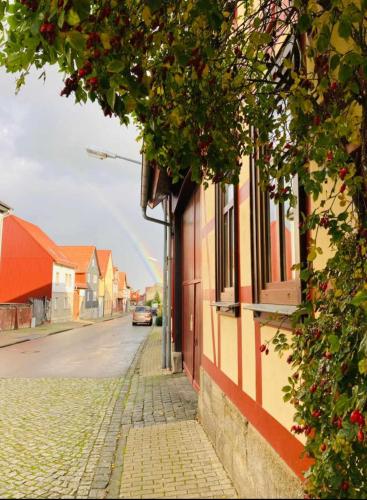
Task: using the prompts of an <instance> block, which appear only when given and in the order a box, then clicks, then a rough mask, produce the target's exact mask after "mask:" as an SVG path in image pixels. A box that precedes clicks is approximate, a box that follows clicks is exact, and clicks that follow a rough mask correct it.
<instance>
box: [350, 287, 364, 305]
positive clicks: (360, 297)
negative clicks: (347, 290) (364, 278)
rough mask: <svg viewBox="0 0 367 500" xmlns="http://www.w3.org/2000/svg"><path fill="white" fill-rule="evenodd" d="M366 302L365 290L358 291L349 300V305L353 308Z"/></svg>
mask: <svg viewBox="0 0 367 500" xmlns="http://www.w3.org/2000/svg"><path fill="white" fill-rule="evenodd" d="M366 301H367V290H360V291H359V292H357V293H356V294H355V296H354V297H353V299H352V300H351V303H352V304H353V305H354V306H360V305H361V304H363V302H366Z"/></svg>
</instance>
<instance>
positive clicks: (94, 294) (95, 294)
mask: <svg viewBox="0 0 367 500" xmlns="http://www.w3.org/2000/svg"><path fill="white" fill-rule="evenodd" d="M93 300H94V301H96V300H97V292H93Z"/></svg>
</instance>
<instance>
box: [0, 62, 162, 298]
mask: <svg viewBox="0 0 367 500" xmlns="http://www.w3.org/2000/svg"><path fill="white" fill-rule="evenodd" d="M40 73H41V72H40V71H36V70H34V71H32V73H31V74H30V76H29V77H28V79H27V82H26V85H25V86H23V87H22V89H21V90H20V92H19V93H18V94H17V95H16V94H15V75H12V74H7V73H5V71H4V70H3V69H0V200H1V201H3V202H4V203H6V204H7V205H10V206H11V207H12V208H13V209H14V214H15V215H17V216H19V217H21V218H23V219H26V220H27V221H29V222H32V223H34V224H36V225H38V226H40V228H41V229H42V230H43V231H45V233H47V235H48V236H49V237H50V238H51V239H53V240H54V241H55V242H56V243H57V244H59V245H95V246H96V247H97V248H99V249H111V250H112V255H113V261H114V265H117V266H118V268H119V269H120V270H121V271H125V272H126V273H127V278H128V283H129V284H130V285H131V286H132V287H133V288H134V289H140V290H141V291H143V289H144V288H145V286H149V285H152V284H154V283H156V282H157V281H161V279H162V278H161V274H162V258H163V229H162V228H163V226H161V225H158V224H154V223H152V222H148V221H146V220H144V219H143V217H142V212H141V208H140V173H141V172H140V166H139V165H136V164H134V163H129V162H127V161H124V160H119V159H115V160H112V159H111V160H98V159H95V158H91V157H90V156H88V155H87V153H86V151H85V149H86V148H87V147H94V148H95V149H98V150H105V151H110V152H113V153H117V154H119V155H122V156H126V157H128V158H132V159H135V160H138V161H139V160H140V146H141V144H140V143H138V142H137V141H136V137H137V135H138V131H137V129H136V128H135V127H134V126H133V125H130V126H128V127H125V126H122V125H120V123H119V121H118V120H117V119H116V118H108V117H107V118H106V117H105V116H104V115H103V113H102V111H101V110H100V108H99V106H98V104H95V103H89V104H83V105H79V104H75V102H74V99H73V97H72V96H70V97H69V98H65V97H60V91H61V89H62V88H63V83H62V79H63V75H62V74H61V73H58V72H57V70H56V69H55V68H49V69H48V70H47V78H46V82H45V83H44V82H43V80H42V79H39V78H38V77H39V75H40ZM149 215H153V216H154V217H157V218H162V215H163V213H162V209H161V207H160V206H159V207H157V208H156V209H155V210H154V212H152V213H149ZM152 259H156V260H157V261H155V260H152Z"/></svg>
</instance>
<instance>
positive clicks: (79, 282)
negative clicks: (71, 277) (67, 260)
mask: <svg viewBox="0 0 367 500" xmlns="http://www.w3.org/2000/svg"><path fill="white" fill-rule="evenodd" d="M75 286H76V287H77V288H88V285H87V276H86V274H85V273H75Z"/></svg>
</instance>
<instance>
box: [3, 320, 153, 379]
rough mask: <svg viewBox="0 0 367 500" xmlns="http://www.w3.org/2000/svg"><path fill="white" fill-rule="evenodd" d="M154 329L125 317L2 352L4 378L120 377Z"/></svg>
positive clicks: (7, 348)
mask: <svg viewBox="0 0 367 500" xmlns="http://www.w3.org/2000/svg"><path fill="white" fill-rule="evenodd" d="M150 330H151V327H146V326H132V325H131V317H130V316H124V317H123V318H117V319H114V320H111V321H104V322H101V323H96V324H94V325H91V326H86V327H82V328H76V329H74V330H69V331H68V332H62V333H58V334H56V335H51V336H49V337H45V338H42V339H36V340H31V341H29V342H24V343H21V344H16V345H13V346H9V347H4V348H2V349H0V378H1V377H4V378H14V377H21V378H23V377H24V378H41V377H42V378H43V377H60V378H61V377H62V378H64V377H77V378H81V377H90V378H101V377H119V376H121V375H123V374H124V373H125V372H126V371H127V369H128V368H129V366H130V364H131V362H132V360H133V358H134V355H135V353H136V351H137V349H138V347H139V345H140V344H141V342H142V341H143V340H144V339H145V338H146V336H147V335H148V333H149V331H150Z"/></svg>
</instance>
